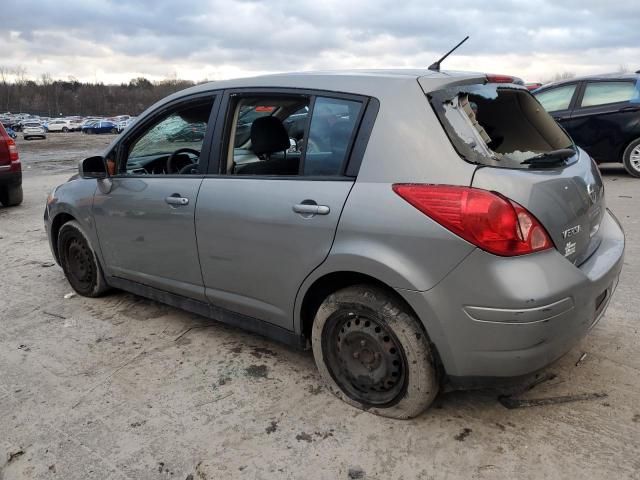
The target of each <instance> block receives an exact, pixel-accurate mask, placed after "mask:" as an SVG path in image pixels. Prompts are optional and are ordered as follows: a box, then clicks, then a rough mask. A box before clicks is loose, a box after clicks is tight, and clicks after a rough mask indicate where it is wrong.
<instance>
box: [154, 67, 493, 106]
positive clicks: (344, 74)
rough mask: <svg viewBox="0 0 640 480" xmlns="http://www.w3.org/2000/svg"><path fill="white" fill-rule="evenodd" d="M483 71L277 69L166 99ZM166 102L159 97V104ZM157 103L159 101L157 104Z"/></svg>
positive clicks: (385, 85)
mask: <svg viewBox="0 0 640 480" xmlns="http://www.w3.org/2000/svg"><path fill="white" fill-rule="evenodd" d="M484 77H485V74H484V73H477V72H458V71H451V70H446V71H440V72H435V71H431V70H428V69H426V68H425V69H366V70H328V71H308V72H291V73H276V74H271V75H261V76H256V77H248V78H238V79H232V80H222V81H215V82H207V83H203V84H200V85H196V86H194V87H190V88H187V89H186V90H182V91H180V92H177V93H175V94H173V95H171V96H169V97H167V99H166V101H171V100H174V99H177V98H180V97H182V96H184V95H188V94H197V93H202V92H207V91H211V90H222V89H227V88H251V87H261V88H300V89H312V90H327V91H335V92H343V93H354V94H361V95H371V96H377V94H380V95H382V94H383V93H384V92H388V90H389V88H390V87H391V86H392V85H395V86H396V87H398V86H399V85H400V84H407V83H413V84H414V85H415V86H416V87H417V82H416V81H417V80H418V79H420V81H421V83H423V82H424V83H423V85H424V84H425V83H429V84H430V85H433V87H434V88H437V87H438V86H439V85H446V84H448V83H452V82H455V81H460V80H465V79H472V78H484ZM161 103H164V101H160V102H159V104H161ZM157 105H158V104H156V106H157Z"/></svg>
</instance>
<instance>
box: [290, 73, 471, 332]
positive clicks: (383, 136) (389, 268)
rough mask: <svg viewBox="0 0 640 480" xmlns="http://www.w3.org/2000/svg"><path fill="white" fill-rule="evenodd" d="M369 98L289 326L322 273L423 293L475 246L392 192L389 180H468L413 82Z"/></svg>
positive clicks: (458, 182)
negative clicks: (371, 109) (353, 166)
mask: <svg viewBox="0 0 640 480" xmlns="http://www.w3.org/2000/svg"><path fill="white" fill-rule="evenodd" d="M377 98H378V99H379V101H380V110H379V113H378V117H377V119H376V122H375V124H374V127H373V130H372V132H371V138H370V140H369V143H368V145H367V149H366V152H365V155H364V158H363V161H362V165H361V168H360V171H359V174H358V178H357V180H356V183H355V184H354V187H353V189H352V191H351V193H350V194H349V197H348V199H347V202H346V204H345V207H344V210H343V213H342V216H341V218H340V222H339V224H338V229H337V232H336V237H335V240H334V243H333V246H332V248H331V251H330V253H329V256H328V257H327V259H326V260H325V262H324V263H323V264H322V265H320V266H319V267H318V268H317V269H316V270H315V271H314V272H312V274H311V275H309V277H307V279H306V280H305V281H304V283H303V285H302V287H301V289H300V292H299V294H298V297H297V299H296V310H295V311H296V313H297V314H296V319H295V323H296V330H297V331H299V330H298V329H299V328H300V315H299V313H300V309H301V306H302V301H303V299H304V294H305V293H306V292H307V290H308V289H309V287H310V286H311V285H312V284H313V283H314V282H315V281H316V280H317V279H319V278H321V277H322V276H324V275H326V274H329V273H333V272H346V271H348V272H356V273H362V274H365V275H369V276H371V277H373V278H376V279H377V280H379V281H381V282H383V283H385V284H386V285H388V286H390V287H392V288H396V289H405V290H414V291H424V290H429V289H430V288H433V286H435V285H436V284H437V283H438V282H439V281H440V280H442V278H444V277H445V276H446V275H447V273H449V272H450V271H451V270H453V269H454V268H455V266H456V265H458V264H459V263H460V262H461V261H462V260H463V259H464V258H465V257H466V256H467V255H469V253H471V252H472V251H473V250H474V249H475V247H474V246H473V245H471V244H469V243H468V242H466V241H464V240H462V239H461V238H460V237H458V236H456V235H454V234H453V233H451V232H450V231H449V230H447V229H445V228H444V227H442V226H440V225H439V224H438V223H436V222H434V221H433V220H431V219H430V218H429V217H427V216H426V215H424V214H422V213H421V212H420V211H418V210H417V209H416V208H414V207H413V206H411V205H410V204H409V203H407V202H406V201H405V200H403V199H402V198H400V197H399V196H398V195H397V194H396V193H395V192H394V191H393V190H392V186H393V184H394V183H431V184H450V185H470V184H471V180H472V177H473V172H474V170H475V166H474V165H472V164H470V163H467V162H465V161H464V160H463V159H461V158H460V156H459V155H458V154H457V153H456V151H455V150H454V148H453V146H452V144H451V142H450V141H449V139H448V137H447V136H446V134H445V132H444V130H443V129H442V127H441V125H440V123H439V121H438V119H437V118H436V116H435V113H434V112H433V110H432V108H431V106H430V104H429V102H428V100H427V98H426V96H425V94H424V92H423V91H422V89H421V88H420V86H419V84H418V82H417V81H414V82H412V83H411V84H408V85H407V88H405V89H403V90H402V91H396V92H393V94H391V93H390V94H389V95H388V96H386V95H385V96H378V97H377Z"/></svg>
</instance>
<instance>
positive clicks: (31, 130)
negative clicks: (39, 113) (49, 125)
mask: <svg viewBox="0 0 640 480" xmlns="http://www.w3.org/2000/svg"><path fill="white" fill-rule="evenodd" d="M22 136H23V138H24V139H25V140H29V139H31V138H47V132H46V130H45V128H44V127H43V126H42V124H41V123H40V122H34V121H28V122H24V123H23V124H22Z"/></svg>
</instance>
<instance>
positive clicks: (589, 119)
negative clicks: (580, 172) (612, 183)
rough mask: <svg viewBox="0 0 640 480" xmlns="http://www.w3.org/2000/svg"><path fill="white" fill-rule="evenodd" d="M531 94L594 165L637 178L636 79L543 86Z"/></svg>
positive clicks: (639, 109)
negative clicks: (616, 165) (611, 165)
mask: <svg viewBox="0 0 640 480" xmlns="http://www.w3.org/2000/svg"><path fill="white" fill-rule="evenodd" d="M533 94H534V95H535V96H536V98H537V99H538V101H539V102H540V103H541V104H542V106H543V107H544V108H545V109H546V110H547V111H548V112H550V113H551V114H552V115H553V117H554V118H555V119H556V120H557V121H558V122H559V123H560V124H561V125H562V126H563V127H564V128H565V129H566V130H567V132H569V135H571V137H572V138H573V140H574V141H575V142H576V144H578V145H579V146H580V147H582V148H584V149H585V150H586V151H587V152H588V153H589V155H591V156H592V157H593V159H594V160H595V161H596V162H597V163H603V162H622V163H623V164H624V167H625V169H626V170H627V172H629V174H631V175H633V176H634V177H640V75H639V74H637V73H635V74H608V75H594V76H589V77H580V78H572V79H570V80H564V81H562V82H556V83H553V84H549V85H545V86H543V87H542V88H539V89H538V90H535V91H534V92H533Z"/></svg>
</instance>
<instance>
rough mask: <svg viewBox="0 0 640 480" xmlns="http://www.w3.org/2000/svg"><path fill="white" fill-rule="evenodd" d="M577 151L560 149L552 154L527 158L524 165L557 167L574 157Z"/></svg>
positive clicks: (551, 152)
mask: <svg viewBox="0 0 640 480" xmlns="http://www.w3.org/2000/svg"><path fill="white" fill-rule="evenodd" d="M575 154H576V151H575V150H574V149H573V148H560V149H558V150H552V151H550V152H544V153H541V154H539V155H535V156H533V157H531V158H527V159H526V160H524V161H523V162H520V163H521V164H522V165H545V166H550V165H556V164H560V163H562V162H564V161H565V160H566V159H567V158H569V157H573V156H574V155H575Z"/></svg>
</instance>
